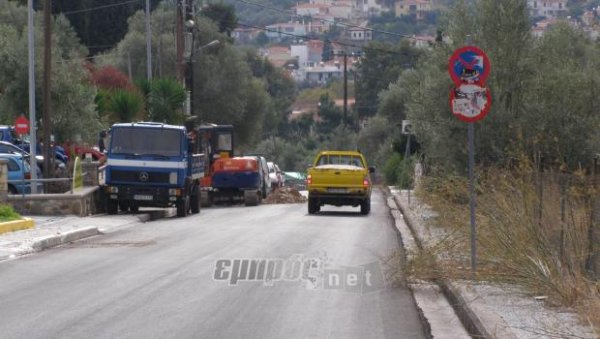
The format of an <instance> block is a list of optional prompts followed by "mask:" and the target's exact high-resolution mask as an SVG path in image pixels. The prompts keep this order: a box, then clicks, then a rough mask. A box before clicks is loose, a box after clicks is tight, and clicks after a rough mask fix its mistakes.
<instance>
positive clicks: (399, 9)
mask: <svg viewBox="0 0 600 339" xmlns="http://www.w3.org/2000/svg"><path fill="white" fill-rule="evenodd" d="M432 10H433V4H432V3H431V0H399V1H397V2H396V6H395V13H396V16H397V17H400V16H411V17H413V18H415V19H417V20H423V19H425V15H427V13H429V12H431V11H432Z"/></svg>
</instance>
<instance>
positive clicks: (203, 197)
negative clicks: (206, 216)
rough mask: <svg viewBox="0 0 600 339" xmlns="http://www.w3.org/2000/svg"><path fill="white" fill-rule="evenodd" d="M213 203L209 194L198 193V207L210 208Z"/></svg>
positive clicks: (204, 192)
mask: <svg viewBox="0 0 600 339" xmlns="http://www.w3.org/2000/svg"><path fill="white" fill-rule="evenodd" d="M212 204H213V201H212V197H211V196H210V193H209V192H206V191H201V192H200V206H202V207H210V206H212Z"/></svg>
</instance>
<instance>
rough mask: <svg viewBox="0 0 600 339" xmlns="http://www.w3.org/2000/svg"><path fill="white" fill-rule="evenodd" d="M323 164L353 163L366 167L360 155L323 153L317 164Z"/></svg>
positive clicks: (352, 164)
mask: <svg viewBox="0 0 600 339" xmlns="http://www.w3.org/2000/svg"><path fill="white" fill-rule="evenodd" d="M321 165H351V166H357V167H363V168H364V167H365V166H364V164H363V162H362V160H361V158H360V157H355V156H351V155H322V156H321V157H320V158H319V161H317V166H321Z"/></svg>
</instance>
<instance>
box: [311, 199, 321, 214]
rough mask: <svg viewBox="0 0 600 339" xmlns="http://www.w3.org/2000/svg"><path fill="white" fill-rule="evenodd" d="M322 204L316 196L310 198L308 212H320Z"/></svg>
mask: <svg viewBox="0 0 600 339" xmlns="http://www.w3.org/2000/svg"><path fill="white" fill-rule="evenodd" d="M320 209H321V206H319V202H318V201H317V199H315V198H308V214H315V213H317V212H319V210H320Z"/></svg>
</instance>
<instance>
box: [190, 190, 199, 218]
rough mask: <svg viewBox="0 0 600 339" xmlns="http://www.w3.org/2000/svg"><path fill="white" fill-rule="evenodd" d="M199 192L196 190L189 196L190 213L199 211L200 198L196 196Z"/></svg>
mask: <svg viewBox="0 0 600 339" xmlns="http://www.w3.org/2000/svg"><path fill="white" fill-rule="evenodd" d="M199 194H200V193H199V192H196V194H194V195H192V196H191V197H190V205H191V206H190V207H191V209H192V214H198V213H200V199H199V197H198V195H199Z"/></svg>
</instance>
